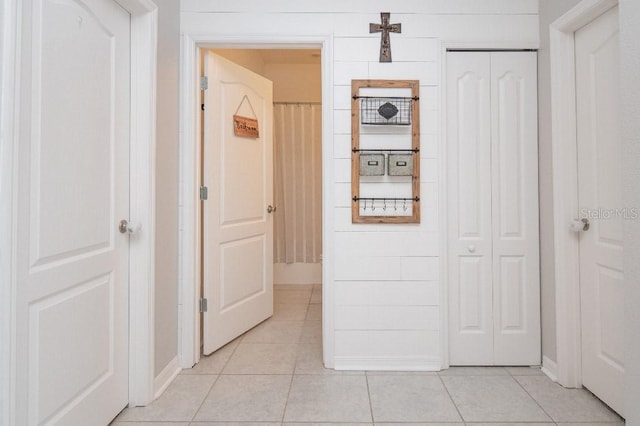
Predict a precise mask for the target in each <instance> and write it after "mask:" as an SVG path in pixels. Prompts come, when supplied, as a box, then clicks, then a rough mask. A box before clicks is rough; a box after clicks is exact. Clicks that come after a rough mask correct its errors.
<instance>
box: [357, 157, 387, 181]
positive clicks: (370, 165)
mask: <svg viewBox="0 0 640 426" xmlns="http://www.w3.org/2000/svg"><path fill="white" fill-rule="evenodd" d="M383 175H384V154H360V176H383Z"/></svg>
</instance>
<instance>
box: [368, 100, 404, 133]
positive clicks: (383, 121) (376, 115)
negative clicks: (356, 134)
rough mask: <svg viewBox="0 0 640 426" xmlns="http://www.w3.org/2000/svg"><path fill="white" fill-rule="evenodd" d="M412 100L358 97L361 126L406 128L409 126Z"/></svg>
mask: <svg viewBox="0 0 640 426" xmlns="http://www.w3.org/2000/svg"><path fill="white" fill-rule="evenodd" d="M411 102H413V98H401V97H386V98H381V97H367V96H361V97H360V103H361V107H360V114H361V117H360V121H361V123H362V124H377V125H389V124H393V125H396V126H408V125H410V124H411Z"/></svg>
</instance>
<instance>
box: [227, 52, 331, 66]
mask: <svg viewBox="0 0 640 426" xmlns="http://www.w3.org/2000/svg"><path fill="white" fill-rule="evenodd" d="M227 50H228V51H233V50H238V49H215V51H217V52H219V53H221V54H222V55H223V56H224V53H223V52H224V51H227ZM242 50H244V51H245V52H246V53H249V54H251V55H256V56H259V57H260V58H261V59H262V62H264V64H265V65H268V64H320V49H242Z"/></svg>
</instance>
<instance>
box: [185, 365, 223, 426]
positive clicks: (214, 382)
mask: <svg viewBox="0 0 640 426" xmlns="http://www.w3.org/2000/svg"><path fill="white" fill-rule="evenodd" d="M218 380H220V374H218V375H216V379H215V380H214V381H213V383H211V387H210V388H209V390H208V391H207V394H206V395H205V396H204V398H202V401H200V405H199V406H198V409H197V410H196V411H195V413H193V416H191V420H189V424H191V423H193V422H194V421H195V419H196V417H197V416H198V413H199V412H200V410H201V409H202V406H203V405H204V402H205V401H206V400H207V398H209V395H210V394H211V391H212V390H213V388H214V386H215V385H216V383H218Z"/></svg>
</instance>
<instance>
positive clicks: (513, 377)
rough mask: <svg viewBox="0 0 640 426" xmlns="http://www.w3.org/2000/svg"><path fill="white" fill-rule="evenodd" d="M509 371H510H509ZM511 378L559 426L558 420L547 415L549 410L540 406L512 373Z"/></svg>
mask: <svg viewBox="0 0 640 426" xmlns="http://www.w3.org/2000/svg"><path fill="white" fill-rule="evenodd" d="M507 371H508V370H507ZM509 376H511V378H512V379H513V381H514V382H516V383H517V384H518V386H520V388H521V389H522V390H523V391H524V392H525V393H526V394H527V395H529V398H531V399H532V400H533V402H535V403H536V405H537V406H538V407H540V409H541V410H542V412H543V413H544V414H546V415H547V417H549V419H551V421H552V422H553V423H555V424H556V425H557V424H558V422H557V421H556V419H554V418H553V416H552V415H551V414H549V413H547V410H545V409H544V407H543V406H542V405H540V403H539V402H538V400H537V399H536V398H534V396H533V395H531V394H530V393H529V391H528V390H527V389H525V387H524V386H522V384H521V383H520V382H519V381H518V380H517V379H516V376H514V375H513V374H511V373H509Z"/></svg>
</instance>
